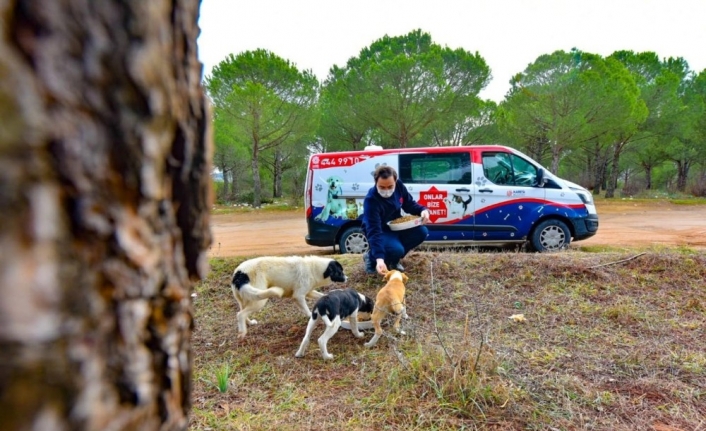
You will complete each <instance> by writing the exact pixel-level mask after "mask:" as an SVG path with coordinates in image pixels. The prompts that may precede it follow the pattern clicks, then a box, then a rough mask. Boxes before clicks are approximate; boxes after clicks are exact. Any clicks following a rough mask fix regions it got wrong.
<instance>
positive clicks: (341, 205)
mask: <svg viewBox="0 0 706 431" xmlns="http://www.w3.org/2000/svg"><path fill="white" fill-rule="evenodd" d="M326 183H327V184H328V187H327V190H326V191H327V194H326V205H324V209H323V210H322V211H321V214H319V215H317V216H316V219H317V220H321V221H326V220H328V218H329V217H338V218H343V217H344V216H345V215H346V200H345V199H341V198H340V196H341V195H343V188H342V187H341V185H342V184H343V179H342V178H341V177H337V176H335V175H334V176H330V177H328V178H327V179H326Z"/></svg>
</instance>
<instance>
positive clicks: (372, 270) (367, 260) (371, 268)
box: [363, 252, 378, 274]
mask: <svg viewBox="0 0 706 431" xmlns="http://www.w3.org/2000/svg"><path fill="white" fill-rule="evenodd" d="M363 263H364V264H365V272H367V273H368V274H377V272H378V271H377V269H375V266H373V264H372V262H370V255H369V254H368V253H367V252H365V253H363Z"/></svg>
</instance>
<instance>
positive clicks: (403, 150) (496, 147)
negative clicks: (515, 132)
mask: <svg viewBox="0 0 706 431" xmlns="http://www.w3.org/2000/svg"><path fill="white" fill-rule="evenodd" d="M378 148H379V147H377V148H374V149H368V150H357V151H333V152H330V153H315V154H340V155H342V156H356V155H360V154H369V155H381V154H390V153H419V152H425V153H451V152H456V151H458V150H459V149H473V150H479V151H510V152H513V153H514V152H517V150H515V149H514V148H510V147H507V146H504V145H461V146H453V147H412V148H388V149H378Z"/></svg>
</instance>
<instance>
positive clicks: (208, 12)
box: [198, 0, 706, 102]
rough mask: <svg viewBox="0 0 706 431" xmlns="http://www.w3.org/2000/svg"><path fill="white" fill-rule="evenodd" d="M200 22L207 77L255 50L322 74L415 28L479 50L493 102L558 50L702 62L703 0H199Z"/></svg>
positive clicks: (705, 37)
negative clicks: (624, 52) (645, 54)
mask: <svg viewBox="0 0 706 431" xmlns="http://www.w3.org/2000/svg"><path fill="white" fill-rule="evenodd" d="M199 27H200V28H201V34H200V36H199V39H198V49H199V59H200V60H201V62H202V63H203V66H204V69H203V71H204V75H205V76H208V75H210V74H211V70H212V69H213V67H214V66H216V65H217V64H218V63H220V62H221V61H223V60H224V59H225V58H226V57H227V56H228V55H229V54H234V55H238V54H239V53H241V52H244V51H251V50H255V49H259V48H262V49H266V50H268V51H270V52H272V53H274V54H276V55H278V56H279V57H281V58H283V59H285V60H288V61H290V62H291V63H292V64H294V65H295V66H296V67H297V68H298V69H299V70H311V71H312V72H313V73H314V75H316V76H317V78H319V80H321V81H323V80H324V79H326V77H327V76H328V72H329V69H330V68H331V67H332V66H333V65H337V66H340V67H344V66H345V64H346V62H347V61H348V59H350V58H351V57H357V56H358V55H359V54H360V51H361V50H362V49H363V48H366V47H368V46H370V45H371V44H372V43H373V42H374V41H376V40H378V39H380V38H382V37H383V36H385V35H388V36H403V35H406V34H407V33H409V32H411V31H413V30H416V29H421V30H422V31H424V32H426V33H429V34H430V35H431V38H432V41H433V42H434V43H436V44H438V45H441V46H447V47H449V48H452V49H457V48H462V49H464V50H466V51H468V52H471V53H476V52H478V53H479V54H480V55H481V57H483V58H484V59H485V61H486V63H487V64H488V66H489V67H490V69H491V75H492V79H491V81H490V83H489V84H488V86H487V87H486V88H485V89H484V90H483V91H481V93H480V97H482V98H484V99H491V100H494V101H496V102H500V101H502V100H503V98H504V96H505V94H506V93H507V91H508V90H509V88H510V84H509V81H510V78H511V77H512V76H513V75H515V74H516V73H520V72H522V71H523V70H524V69H525V68H526V67H527V66H528V65H529V64H531V63H533V62H534V61H535V60H536V59H537V57H539V56H540V55H543V54H550V53H552V52H554V51H557V50H563V51H569V50H571V49H572V48H578V49H579V50H581V51H584V52H589V53H593V54H599V55H602V56H608V55H610V54H612V53H613V52H615V51H618V50H631V51H635V52H644V51H652V52H655V53H656V54H657V55H658V56H659V57H660V58H661V59H665V58H669V57H682V58H684V59H685V60H686V61H687V63H688V64H689V66H690V68H691V70H694V71H696V72H700V71H702V70H704V69H706V0H465V1H464V0H356V1H344V0H250V1H237V0H202V2H201V10H200V18H199Z"/></svg>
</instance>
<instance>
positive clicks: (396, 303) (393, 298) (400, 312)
mask: <svg viewBox="0 0 706 431" xmlns="http://www.w3.org/2000/svg"><path fill="white" fill-rule="evenodd" d="M383 279H384V280H385V281H387V284H386V285H385V286H383V288H382V289H380V291H379V292H378V294H377V296H376V297H375V308H374V309H373V315H372V317H371V318H370V320H371V321H372V322H373V327H374V328H375V335H374V336H373V338H372V339H371V340H370V341H368V342H367V343H365V347H373V346H374V345H375V344H376V343H377V342H378V339H380V336H381V335H382V327H381V326H380V323H381V322H382V319H384V318H385V316H387V315H388V314H394V315H395V316H397V317H396V318H395V323H394V328H395V331H397V332H399V333H401V334H403V335H404V331H400V320H401V319H402V317H404V318H405V319H406V318H407V311H406V308H407V307H406V306H405V302H404V294H405V287H404V284H405V283H406V282H407V280H409V278H408V277H407V276H406V275H405V274H404V273H402V272H399V271H396V270H392V271H388V272H387V274H385V277H384V278H383Z"/></svg>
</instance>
